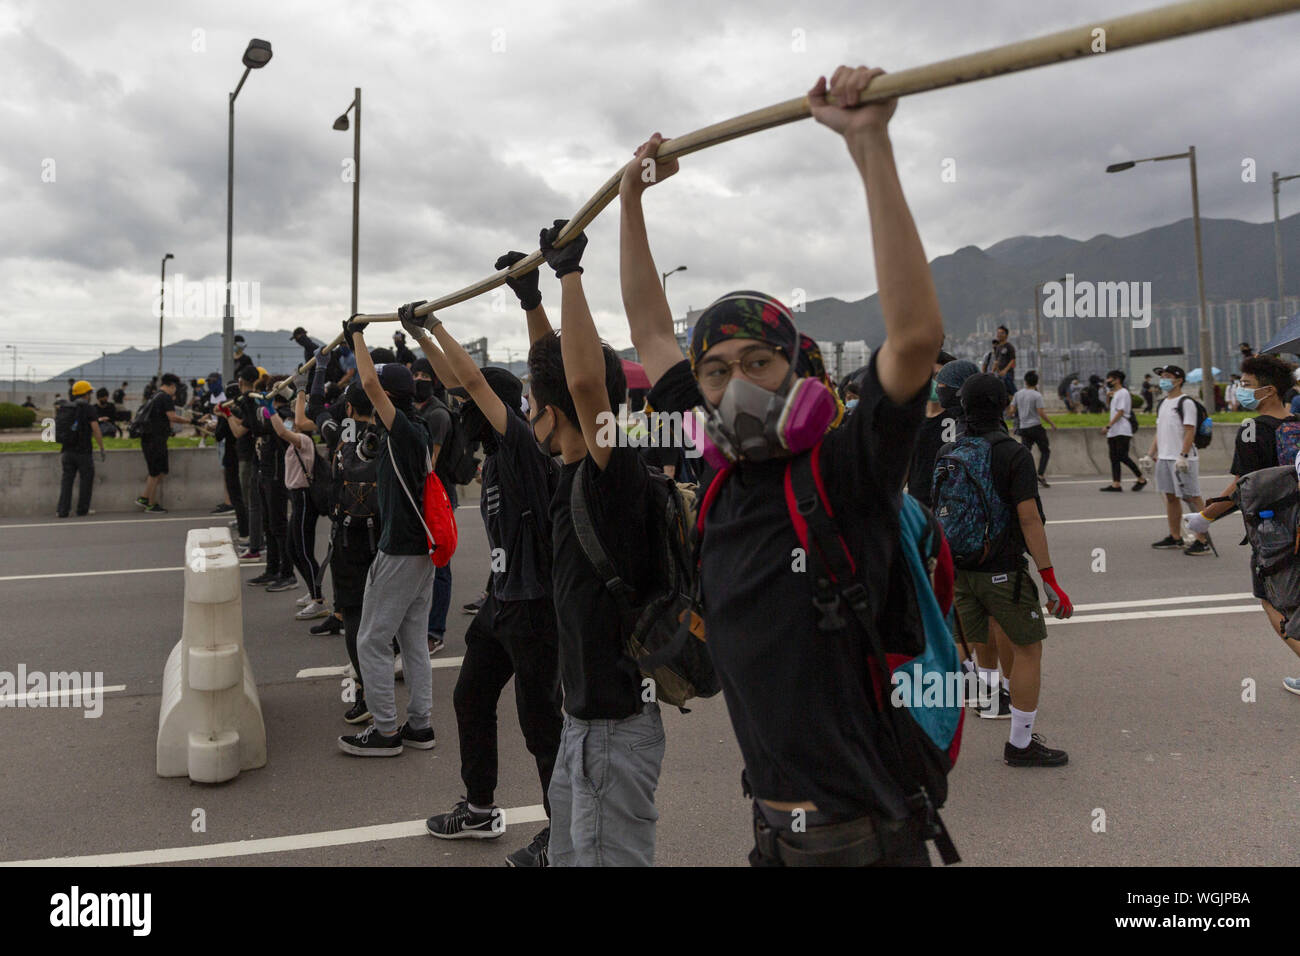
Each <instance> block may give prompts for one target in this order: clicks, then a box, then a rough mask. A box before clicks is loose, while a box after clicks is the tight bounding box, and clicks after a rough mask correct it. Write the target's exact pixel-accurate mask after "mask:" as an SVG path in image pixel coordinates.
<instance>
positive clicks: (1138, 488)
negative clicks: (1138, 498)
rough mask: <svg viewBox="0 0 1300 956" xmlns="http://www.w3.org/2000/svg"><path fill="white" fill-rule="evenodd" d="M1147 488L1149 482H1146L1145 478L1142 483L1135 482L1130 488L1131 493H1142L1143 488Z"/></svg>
mask: <svg viewBox="0 0 1300 956" xmlns="http://www.w3.org/2000/svg"><path fill="white" fill-rule="evenodd" d="M1146 486H1147V480H1146V479H1145V478H1143V479H1142V480H1141V481H1135V482H1133V484H1132V486H1131V487H1130V489H1129V490H1130V491H1141V490H1142V489H1143V488H1145V487H1146Z"/></svg>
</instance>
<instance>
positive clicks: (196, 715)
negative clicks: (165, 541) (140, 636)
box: [158, 528, 266, 783]
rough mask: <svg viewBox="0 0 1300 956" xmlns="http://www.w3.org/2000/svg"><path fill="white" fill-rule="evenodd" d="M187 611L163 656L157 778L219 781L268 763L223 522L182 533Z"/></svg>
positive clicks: (235, 561) (237, 578)
mask: <svg viewBox="0 0 1300 956" xmlns="http://www.w3.org/2000/svg"><path fill="white" fill-rule="evenodd" d="M185 562H186V564H185V617H184V621H183V623H182V626H181V639H180V640H179V641H178V642H177V643H176V646H175V647H173V648H172V651H171V654H169V655H168V656H167V666H166V667H165V668H164V670H163V686H162V704H161V707H160V709H159V713H158V776H160V777H183V776H188V777H189V778H190V779H191V780H194V781H197V782H199V783H221V782H222V781H224V780H230V779H232V778H234V777H236V776H238V775H239V772H240V771H241V770H252V769H254V768H257V767H264V766H266V725H265V724H264V723H263V721H262V705H261V702H260V701H259V700H258V697H257V684H256V683H254V681H253V671H252V668H251V667H250V666H249V664H248V657H247V655H246V654H245V653H244V619H243V595H242V586H241V581H240V573H239V559H238V558H237V557H236V556H235V550H234V547H233V546H232V544H231V540H230V530H229V529H228V528H194V529H192V530H191V531H190V532H189V534H188V535H186V536H185Z"/></svg>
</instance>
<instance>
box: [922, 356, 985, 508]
mask: <svg viewBox="0 0 1300 956" xmlns="http://www.w3.org/2000/svg"><path fill="white" fill-rule="evenodd" d="M978 372H979V369H978V368H977V367H976V365H975V363H974V362H972V361H970V360H968V359H958V360H956V361H953V362H948V363H946V364H945V365H943V367H941V368H940V369H939V371H938V373H936V375H935V377H934V391H933V394H934V395H936V396H937V401H936V402H935V404H936V405H938V406H939V407H938V410H937V411H936V412H935V413H934V414H933V415H927V416H926V418H925V420H924V421H923V422H921V427H920V428H918V429H917V431H916V448H915V449H914V450H913V452H912V466H911V468H910V469H909V470H908V473H907V493H908V494H910V495H911V496H912V497H913V498H915V499H916V500H917V501H919V502H921V504H923V505H925V506H926V507H927V508H928V507H930V490H931V488H930V486H931V484H932V483H933V478H934V459H935V456H936V455H937V454H938V453H939V449H940V448H942V447H943V446H944V445H946V444H948V442H950V441H955V440H956V439H958V438H960V437H961V436H962V435H964V434H966V416H965V414H964V413H963V412H962V410H961V400H960V399H959V398H958V395H957V393H958V392H959V391H961V387H962V385H963V384H965V382H966V379H968V378H970V377H971V376H972V375H975V374H977V373H978Z"/></svg>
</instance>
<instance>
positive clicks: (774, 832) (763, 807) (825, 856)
mask: <svg viewBox="0 0 1300 956" xmlns="http://www.w3.org/2000/svg"><path fill="white" fill-rule="evenodd" d="M880 72H882V71H880V70H869V69H867V68H865V67H860V68H857V69H849V68H847V67H840V68H839V69H838V70H836V72H835V75H834V77H833V78H832V80H831V83H830V90H829V91H828V89H827V83H826V80H825V79H824V78H821V79H819V80H818V81H817V84H816V85H815V86H814V87H813V89H812V90H811V91H809V94H808V98H809V101H810V103H811V105H812V111H813V116H814V118H815V119H817V120H818V121H819V122H820V123H823V124H825V125H827V126H829V127H830V128H831V129H833V130H835V131H836V132H838V133H840V134H841V135H843V137H844V139H845V142H846V145H847V146H848V148H849V153H850V155H851V156H852V158H853V160H854V163H855V165H856V166H857V169H858V172H859V174H860V175H861V177H862V181H863V184H864V186H865V188H866V193H867V197H868V203H869V206H870V222H871V223H872V225H873V236H872V239H873V242H872V245H873V247H874V251H875V257H876V274H877V276H878V280H879V283H880V300H881V305H882V309H883V313H884V320H885V330H886V336H885V341H884V344H882V345H881V346H880V348H878V349H877V350H876V352H875V353H874V354H873V355H872V356H871V359H870V362H869V363H868V366H867V370H866V372H865V374H863V376H862V377H861V379H860V382H859V395H860V397H859V402H858V405H857V407H856V408H855V409H854V410H853V411H852V413H851V414H849V415H847V416H846V417H845V418H844V421H843V423H842V424H841V425H840V426H839V427H838V428H835V429H833V430H831V431H830V432H829V433H828V434H826V435H825V436H824V438H822V439H821V440H820V471H821V475H822V479H823V482H824V484H825V488H826V493H827V495H828V497H829V499H830V502H831V510H832V511H833V513H834V514H835V515H836V516H837V526H838V527H839V528H840V530H841V533H842V534H843V535H844V536H845V539H846V541H847V543H848V544H849V547H850V549H851V552H852V554H853V556H854V559H855V564H856V566H857V567H859V568H861V569H862V571H861V572H860V574H861V577H860V578H858V581H859V582H860V583H862V585H863V586H864V587H865V588H866V589H867V592H868V596H869V600H870V603H871V605H872V606H873V607H874V608H877V609H878V611H877V615H876V616H877V621H876V624H877V627H878V628H879V631H880V633H881V634H885V635H890V641H891V642H894V641H898V642H901V643H900V646H901V644H906V645H907V646H909V647H912V648H915V647H916V646H917V644H918V643H919V641H920V637H919V635H918V634H917V633H916V630H915V628H916V625H915V624H913V625H912V627H911V628H910V629H909V628H907V627H906V622H907V620H908V618H907V614H906V608H907V607H908V606H909V605H908V602H907V598H906V593H907V592H906V591H905V590H904V589H905V588H906V587H908V586H910V585H909V584H908V581H909V576H908V573H907V571H906V569H905V568H903V567H902V566H901V562H900V561H899V559H898V557H897V556H898V555H899V554H900V553H901V552H900V550H899V545H898V536H899V527H898V524H897V520H898V519H897V514H898V512H899V510H900V508H901V505H902V502H901V496H902V486H903V482H904V479H905V478H906V477H907V473H908V466H909V464H910V461H911V452H912V447H913V443H914V440H915V434H916V431H917V429H918V427H919V426H920V424H921V422H922V416H923V414H924V403H925V400H926V396H927V395H928V393H929V380H930V377H931V375H932V374H933V371H932V370H933V366H934V361H935V356H936V355H937V354H938V352H939V349H940V347H941V345H942V343H943V337H944V336H943V320H942V317H941V315H940V311H939V304H938V299H937V296H936V294H935V291H934V282H933V279H932V278H931V275H930V270H929V268H928V266H927V264H926V259H925V252H924V250H923V248H922V246H921V242H920V238H919V236H918V235H917V232H916V228H915V226H914V224H913V222H912V218H911V214H910V212H909V211H908V208H907V204H906V200H905V199H904V197H903V193H902V189H901V187H900V185H899V182H898V177H897V173H896V170H895V165H894V160H893V155H892V148H891V146H890V142H889V136H888V133H887V123H888V121H889V118H890V116H891V115H892V113H893V110H894V108H895V106H896V102H897V101H896V100H888V101H885V102H882V103H876V104H868V105H865V106H861V107H857V108H853V109H845V108H841V107H837V106H831V105H829V103H828V101H827V93H828V92H830V93H833V94H835V96H836V97H837V99H838V101H839V102H850V101H856V99H857V97H858V95H859V94H860V92H861V91H862V90H864V89H866V88H867V85H868V84H869V83H870V82H871V80H872V78H873V77H874V76H876V75H878V74H879V73H880ZM660 142H662V138H661V137H660V136H659V135H658V134H655V135H654V136H652V137H651V138H650V140H649V142H647V143H646V144H645V145H644V146H642V147H641V149H639V150H638V151H637V154H636V157H635V159H634V160H633V161H632V162H631V163H629V164H628V166H627V167H626V169H625V171H624V174H623V179H622V183H621V186H620V202H621V208H622V217H623V221H622V228H621V237H622V251H621V262H622V266H623V270H622V290H623V304H624V308H625V310H626V311H627V315H628V322H629V325H630V328H631V333H632V344H633V345H634V346H635V348H636V349H637V353H638V355H639V356H640V358H641V361H642V364H643V365H644V366H645V370H646V373H647V375H649V377H650V380H651V382H652V383H654V388H653V389H652V390H651V393H650V396H649V401H650V403H651V405H653V406H654V407H655V408H656V409H659V410H661V411H686V410H687V409H690V408H691V407H693V406H696V405H702V406H703V408H704V410H705V411H706V412H707V414H708V415H709V416H710V418H711V420H712V421H713V422H714V423H715V426H716V427H717V428H718V429H719V430H721V431H722V433H723V434H728V435H730V436H733V439H732V440H733V441H734V442H736V443H737V444H739V443H740V436H741V434H744V435H745V436H746V437H747V438H748V439H749V443H748V445H742V446H741V447H743V448H747V449H748V450H747V451H746V452H744V453H743V454H741V456H740V457H739V460H738V461H737V462H736V463H735V465H734V466H733V471H734V473H732V474H730V476H729V477H728V478H727V479H726V484H724V485H723V486H722V488H721V490H720V491H718V492H716V497H715V498H714V499H713V504H712V507H711V509H710V511H709V513H708V519H707V523H706V525H705V529H704V534H703V536H702V538H701V541H700V545H699V548H700V550H699V555H700V585H701V591H702V597H703V602H704V609H705V628H706V631H707V633H708V642H709V653H710V656H711V657H712V659H713V664H714V667H715V669H716V671H717V674H718V677H719V679H720V681H721V684H722V689H723V693H724V694H725V696H726V698H727V705H728V706H727V710H728V713H729V714H730V717H731V721H732V726H733V728H734V730H735V732H736V737H737V740H738V742H739V744H740V750H741V754H742V756H743V757H744V761H745V771H746V778H747V781H748V784H749V787H750V788H751V789H752V793H753V795H754V797H755V802H754V810H753V816H754V833H755V847H754V850H753V851H752V852H751V853H750V862H751V863H752V864H754V865H758V866H781V865H788V863H789V861H791V860H793V859H795V858H798V859H800V860H801V861H803V862H809V863H814V864H816V863H818V862H821V863H822V864H823V865H831V864H838V865H898V864H910V865H921V866H924V865H928V863H929V857H928V855H927V851H926V847H925V840H926V837H927V835H928V834H929V833H930V827H931V826H932V824H931V823H930V822H929V821H928V820H927V819H926V818H925V817H924V816H923V815H919V814H918V813H917V812H915V811H914V810H913V809H912V808H911V807H910V806H909V804H908V801H907V796H906V791H905V790H904V788H903V784H902V783H901V782H900V771H899V770H898V768H897V767H895V766H893V764H892V762H891V761H890V759H889V758H888V757H887V753H888V751H887V750H886V749H885V748H884V745H883V743H882V736H881V735H882V734H883V733H885V731H884V730H882V725H881V723H880V720H881V717H882V715H883V714H884V708H886V707H887V706H888V705H887V703H885V702H884V701H882V699H881V697H880V695H879V694H878V693H877V692H876V690H875V688H874V686H873V683H872V682H871V681H869V680H867V679H866V676H865V675H864V674H863V673H862V668H860V667H857V666H855V664H854V660H853V655H852V654H851V653H850V652H849V650H848V646H849V645H850V644H856V642H857V641H858V640H861V634H860V628H859V625H858V624H857V623H856V621H855V620H854V619H853V616H852V615H851V614H845V615H844V617H843V620H844V621H845V623H844V624H843V626H842V628H841V632H844V633H845V637H846V639H845V640H829V641H828V640H826V638H825V636H824V635H823V634H822V633H821V632H820V631H819V629H818V628H819V625H818V615H817V613H816V611H815V608H814V605H813V596H814V594H813V575H810V574H807V573H800V572H802V571H803V568H802V567H801V566H800V565H799V563H798V562H796V561H791V557H790V556H791V555H792V554H797V553H799V550H800V543H799V538H798V536H797V535H796V533H795V529H794V526H793V524H792V522H791V520H790V515H789V511H788V508H787V505H786V500H785V488H784V477H785V471H786V466H787V464H789V457H788V454H789V453H788V452H786V451H784V450H783V446H779V445H778V444H776V437H775V434H774V433H775V429H776V428H777V427H778V426H777V425H776V424H775V422H772V423H770V424H769V428H770V430H765V431H764V432H763V433H761V434H760V433H756V432H754V431H753V430H751V429H750V428H749V426H748V423H749V422H750V421H752V420H753V417H754V416H755V413H756V410H757V409H758V408H763V407H766V408H772V407H773V406H772V404H771V403H770V399H767V398H764V396H763V395H762V393H763V392H769V393H772V392H774V393H776V394H778V395H781V394H788V390H789V388H790V387H791V385H792V381H793V378H794V377H795V376H806V375H808V374H810V372H809V371H807V370H805V367H803V366H801V365H800V363H799V362H798V350H797V341H798V333H797V331H796V330H795V328H794V322H793V316H792V314H791V313H790V311H789V310H788V309H787V308H786V307H785V306H783V305H782V304H781V303H779V302H777V301H776V300H775V299H773V298H771V297H770V296H765V295H763V294H761V293H757V292H735V293H731V294H729V295H726V296H723V297H722V298H721V299H719V300H717V301H716V302H714V303H713V305H711V306H710V307H709V308H708V309H706V310H705V312H704V313H703V314H702V315H701V316H700V317H699V319H698V320H697V322H696V325H695V329H694V333H693V337H692V341H691V347H690V355H689V361H687V360H683V357H682V352H681V348H680V346H679V345H678V344H677V340H676V336H675V335H674V333H673V323H672V313H671V311H670V310H669V308H668V303H667V301H666V298H665V296H664V295H663V288H662V284H661V281H660V279H659V273H658V269H657V267H656V265H655V263H654V259H653V257H652V256H651V254H650V248H649V242H648V239H647V238H646V229H645V219H644V213H643V212H642V209H641V194H642V192H643V191H644V190H645V189H646V188H647V187H648V185H650V184H649V183H646V182H645V179H647V178H650V179H651V182H652V183H659V182H663V181H664V179H666V178H667V177H668V176H671V175H672V174H673V173H674V172H676V170H677V167H678V161H677V160H676V159H673V160H667V161H663V162H657V163H656V171H657V175H655V176H654V177H643V176H642V169H643V166H642V164H643V163H644V162H645V161H646V160H647V159H653V157H654V156H655V155H656V153H657V151H658V148H659V143H660ZM885 230H887V232H886V231H885ZM567 337H568V329H567V327H566V329H565V338H566V339H567ZM566 348H567V342H566ZM954 364H955V363H954ZM776 408H778V409H779V408H780V405H779V404H777V405H776ZM765 414H766V413H764V412H757V415H756V417H757V418H758V420H759V421H763V420H764V415H765ZM710 491H712V489H710ZM801 608H803V609H806V611H805V613H800V612H799V609H801ZM774 622H780V625H781V626H780V627H776V626H773V625H774ZM826 623H828V626H829V622H826ZM849 629H851V630H849ZM849 634H852V637H853V640H849V639H848V637H849ZM914 652H915V651H913V653H914ZM883 679H884V680H885V681H886V682H887V680H888V677H887V676H884V678H883ZM566 690H567V685H566ZM557 773H558V770H557Z"/></svg>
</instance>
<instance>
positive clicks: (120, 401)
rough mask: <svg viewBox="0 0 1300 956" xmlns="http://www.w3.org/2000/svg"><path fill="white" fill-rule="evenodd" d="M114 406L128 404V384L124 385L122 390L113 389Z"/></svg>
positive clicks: (124, 383)
mask: <svg viewBox="0 0 1300 956" xmlns="http://www.w3.org/2000/svg"><path fill="white" fill-rule="evenodd" d="M113 404H114V405H125V404H126V382H123V383H122V386H121V388H115V389H113Z"/></svg>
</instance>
